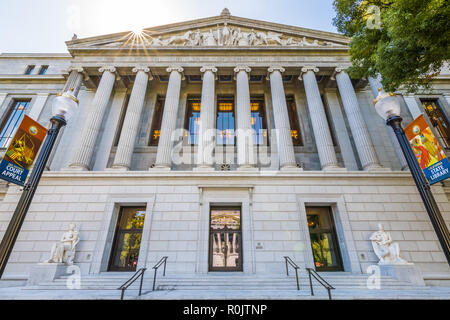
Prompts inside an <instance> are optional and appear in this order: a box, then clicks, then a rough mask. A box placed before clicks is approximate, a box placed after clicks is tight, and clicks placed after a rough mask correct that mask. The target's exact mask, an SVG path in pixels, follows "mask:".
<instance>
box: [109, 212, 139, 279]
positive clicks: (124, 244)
mask: <svg viewBox="0 0 450 320" xmlns="http://www.w3.org/2000/svg"><path fill="white" fill-rule="evenodd" d="M144 220H145V207H121V208H120V212H119V217H118V219H117V225H116V233H115V235H114V242H113V247H112V251H111V258H110V262H109V271H136V266H137V263H138V258H139V249H140V248H141V239H142V229H143V228H144Z"/></svg>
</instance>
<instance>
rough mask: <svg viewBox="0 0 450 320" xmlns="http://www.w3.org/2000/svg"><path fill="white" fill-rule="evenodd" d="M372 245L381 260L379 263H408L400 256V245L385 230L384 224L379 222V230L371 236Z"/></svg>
mask: <svg viewBox="0 0 450 320" xmlns="http://www.w3.org/2000/svg"><path fill="white" fill-rule="evenodd" d="M370 240H371V241H372V247H373V250H374V251H375V254H376V255H377V256H378V258H379V259H380V261H379V262H378V264H407V262H406V260H404V259H402V258H400V247H399V245H398V243H396V242H394V241H393V240H392V238H391V235H390V234H389V233H388V232H386V231H384V226H383V225H382V224H381V223H380V224H378V231H376V232H374V233H373V234H372V235H371V236H370Z"/></svg>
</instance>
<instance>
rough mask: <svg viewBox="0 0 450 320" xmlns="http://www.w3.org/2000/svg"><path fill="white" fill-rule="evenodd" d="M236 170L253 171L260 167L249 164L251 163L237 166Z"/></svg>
mask: <svg viewBox="0 0 450 320" xmlns="http://www.w3.org/2000/svg"><path fill="white" fill-rule="evenodd" d="M236 171H252V172H255V171H259V169H258V168H256V167H253V166H249V165H242V166H239V167H237V169H236Z"/></svg>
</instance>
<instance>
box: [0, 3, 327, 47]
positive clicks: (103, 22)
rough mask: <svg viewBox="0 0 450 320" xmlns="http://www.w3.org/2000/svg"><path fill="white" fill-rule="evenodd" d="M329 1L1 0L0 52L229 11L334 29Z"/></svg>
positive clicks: (57, 45)
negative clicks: (223, 10)
mask: <svg viewBox="0 0 450 320" xmlns="http://www.w3.org/2000/svg"><path fill="white" fill-rule="evenodd" d="M332 3H333V0H184V1H183V0H0V53H36V52H40V53H65V52H67V49H66V45H65V41H67V40H70V39H71V38H72V35H73V34H74V33H76V34H77V36H78V38H85V37H91V36H98V35H105V34H109V33H116V32H124V31H130V30H136V29H142V28H148V27H153V26H159V25H164V24H169V23H175V22H182V21H186V20H193V19H199V18H206V17H211V16H217V15H219V14H220V13H221V11H222V9H223V8H225V7H226V8H228V9H229V10H230V12H231V15H234V16H239V17H244V18H250V19H256V20H265V21H270V22H275V23H282V24H287V25H293V26H299V27H304V28H310V29H317V30H322V31H331V32H336V28H335V27H334V26H333V25H332V19H333V17H334V15H335V12H334V10H333V6H332Z"/></svg>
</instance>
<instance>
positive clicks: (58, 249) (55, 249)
mask: <svg viewBox="0 0 450 320" xmlns="http://www.w3.org/2000/svg"><path fill="white" fill-rule="evenodd" d="M78 234H79V232H78V231H76V230H75V224H74V223H71V224H69V230H68V231H67V232H66V233H64V234H63V236H62V239H61V241H60V242H57V243H55V244H53V246H52V250H51V253H50V259H48V260H47V261H45V262H46V263H65V264H67V265H72V264H73V259H74V258H75V246H76V245H77V244H78V242H80V237H79V236H78Z"/></svg>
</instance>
